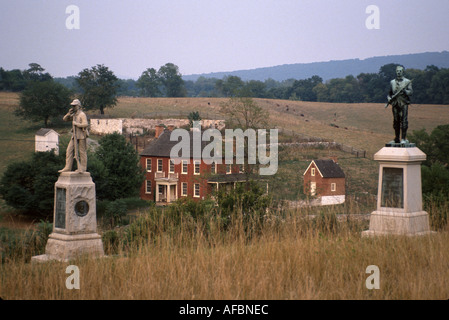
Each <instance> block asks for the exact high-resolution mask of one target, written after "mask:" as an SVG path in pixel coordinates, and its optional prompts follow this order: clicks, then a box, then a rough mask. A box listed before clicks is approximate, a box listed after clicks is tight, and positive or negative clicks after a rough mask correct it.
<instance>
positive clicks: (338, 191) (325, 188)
mask: <svg viewBox="0 0 449 320" xmlns="http://www.w3.org/2000/svg"><path fill="white" fill-rule="evenodd" d="M345 179H346V178H345V174H344V172H343V170H342V169H341V168H340V166H339V165H338V163H337V162H336V161H334V160H333V159H319V160H312V162H311V163H310V164H309V166H308V167H307V169H306V171H305V172H304V193H305V194H308V195H310V196H316V197H318V198H319V199H320V200H321V204H322V205H328V204H338V203H343V202H345V194H346V189H345Z"/></svg>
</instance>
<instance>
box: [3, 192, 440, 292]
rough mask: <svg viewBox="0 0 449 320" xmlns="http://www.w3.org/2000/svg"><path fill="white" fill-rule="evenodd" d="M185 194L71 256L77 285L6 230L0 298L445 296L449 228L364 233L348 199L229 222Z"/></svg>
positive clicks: (36, 245)
mask: <svg viewBox="0 0 449 320" xmlns="http://www.w3.org/2000/svg"><path fill="white" fill-rule="evenodd" d="M184 201H185V202H180V203H177V204H175V205H174V206H172V207H167V208H161V207H154V206H151V207H150V208H147V209H146V210H144V211H141V212H140V213H139V214H138V215H137V216H136V218H135V219H134V220H133V221H132V222H131V223H130V224H129V226H126V227H121V228H113V229H110V230H105V231H104V232H102V235H103V244H104V248H105V250H106V253H107V255H108V258H105V259H86V258H82V259H77V260H76V261H71V264H75V265H77V266H78V267H79V268H80V270H81V272H82V273H81V290H67V289H65V278H66V277H67V275H66V273H65V268H66V266H67V264H65V263H57V262H55V263H51V264H33V265H31V264H29V263H28V262H29V259H30V257H31V256H33V255H37V254H41V253H43V250H44V247H43V244H44V243H45V241H44V237H43V236H40V233H38V232H37V231H32V232H29V233H23V236H19V235H17V236H16V235H11V234H6V233H5V232H4V230H2V232H1V233H0V234H1V239H2V242H1V245H2V246H1V247H2V248H3V249H2V250H3V251H2V256H3V264H1V265H0V283H1V284H2V285H1V286H0V296H2V298H4V299H35V298H39V299H131V298H132V299H441V298H443V299H444V298H446V297H447V295H448V294H449V291H448V288H449V282H448V279H449V273H448V272H449V269H448V268H447V265H448V263H449V252H448V251H447V250H446V244H447V241H448V235H449V232H448V231H449V230H448V229H447V226H445V227H444V228H443V229H439V232H438V233H437V234H434V235H431V236H428V237H419V238H417V237H413V238H409V237H399V236H396V237H393V236H391V237H385V238H382V237H381V238H374V239H366V238H361V231H362V230H366V228H367V221H366V220H360V219H357V215H352V214H353V213H356V212H357V211H356V210H354V208H352V209H351V208H345V205H343V206H333V207H320V208H303V209H298V210H293V211H288V210H279V208H273V207H271V208H270V209H269V211H265V210H263V211H264V214H263V215H261V214H260V213H261V212H258V211H257V210H253V211H251V210H249V211H247V212H244V211H243V210H242V206H240V207H238V206H234V207H233V208H234V209H232V211H230V213H231V218H230V219H229V221H225V220H223V219H222V217H221V216H219V215H216V214H214V212H216V211H215V210H217V209H216V208H215V207H214V205H213V202H208V201H204V202H193V201H189V200H184ZM430 209H431V210H434V209H436V210H441V209H442V210H445V208H438V209H437V208H436V207H435V208H433V209H432V208H430ZM446 209H447V208H446ZM341 213H349V215H348V216H342V215H341ZM430 213H431V216H433V215H434V214H435V212H433V211H430ZM311 214H312V215H313V216H311ZM245 216H247V219H245V218H244V217H245ZM225 225H226V227H225ZM41 228H42V229H43V230H46V229H47V228H44V227H41ZM42 234H45V233H44V232H43V233H42ZM369 265H377V266H378V267H379V268H380V270H381V288H380V290H367V289H366V287H365V280H366V277H367V276H368V275H367V274H366V273H365V269H366V267H367V266H369ZM404 270H407V272H406V273H404V272H403V271H404ZM174 284H176V285H174ZM211 288H213V290H211Z"/></svg>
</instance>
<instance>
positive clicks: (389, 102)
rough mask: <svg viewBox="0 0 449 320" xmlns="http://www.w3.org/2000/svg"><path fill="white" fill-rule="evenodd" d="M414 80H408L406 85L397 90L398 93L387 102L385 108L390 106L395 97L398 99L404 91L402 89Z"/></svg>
mask: <svg viewBox="0 0 449 320" xmlns="http://www.w3.org/2000/svg"><path fill="white" fill-rule="evenodd" d="M412 81H413V80H410V82H408V83H407V84H406V85H405V86H403V87H402V88H401V89H400V90H398V92H396V93H395V94H394V95H393V96H392V97H391V99H390V100H389V101H388V102H387V103H386V104H385V108H388V105H389V104H391V102H392V101H393V100H394V99H396V97H397V96H398V95H399V94H400V93H401V92H402V90H404V89H405V88H407V87H408V85H409V84H410V83H412Z"/></svg>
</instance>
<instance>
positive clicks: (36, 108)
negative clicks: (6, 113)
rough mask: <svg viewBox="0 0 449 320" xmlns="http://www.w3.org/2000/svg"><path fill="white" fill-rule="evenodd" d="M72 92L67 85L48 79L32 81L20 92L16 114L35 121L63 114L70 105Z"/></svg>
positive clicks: (46, 123)
mask: <svg viewBox="0 0 449 320" xmlns="http://www.w3.org/2000/svg"><path fill="white" fill-rule="evenodd" d="M71 95H72V92H71V91H70V90H69V89H67V88H66V87H65V86H63V85H61V84H59V83H56V82H54V81H53V80H48V81H42V82H41V81H31V82H29V84H28V86H27V88H26V89H25V90H23V91H22V93H21V94H20V103H19V106H18V107H17V109H16V110H15V112H14V114H15V115H16V116H18V117H21V118H23V119H27V120H31V121H34V122H37V121H42V120H43V121H44V125H45V127H47V126H48V121H49V120H50V119H51V118H56V117H60V116H63V115H64V114H65V112H66V111H67V109H68V107H69V105H70V97H71Z"/></svg>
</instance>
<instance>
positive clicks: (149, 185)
mask: <svg viewBox="0 0 449 320" xmlns="http://www.w3.org/2000/svg"><path fill="white" fill-rule="evenodd" d="M145 193H151V181H149V180H146V186H145Z"/></svg>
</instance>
